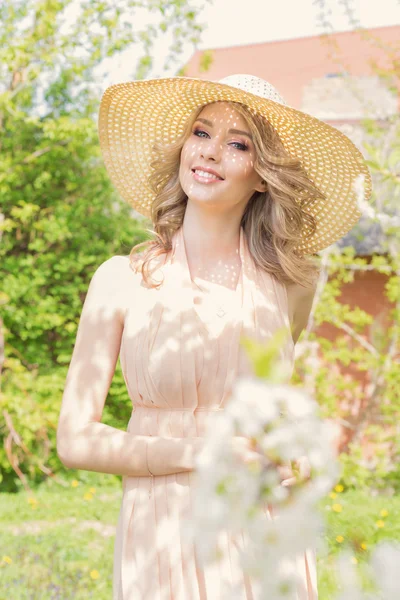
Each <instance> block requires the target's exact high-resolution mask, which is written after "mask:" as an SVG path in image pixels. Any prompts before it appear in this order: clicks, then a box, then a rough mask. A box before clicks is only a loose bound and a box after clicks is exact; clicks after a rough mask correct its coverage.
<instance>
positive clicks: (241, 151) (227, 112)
mask: <svg viewBox="0 0 400 600" xmlns="http://www.w3.org/2000/svg"><path fill="white" fill-rule="evenodd" d="M255 158H256V150H255V146H254V143H253V142H252V139H251V134H250V130H249V127H248V125H247V123H246V121H245V119H244V118H243V117H242V115H241V114H240V113H238V112H237V111H236V110H235V109H234V108H233V107H232V106H231V105H229V104H228V103H226V102H215V103H213V104H208V105H207V106H205V107H204V108H203V110H202V111H201V113H200V114H199V116H198V118H197V120H196V121H195V122H194V124H193V127H192V133H191V134H190V135H189V137H188V139H187V140H186V142H185V143H184V145H183V148H182V153H181V162H180V168H179V179H180V183H181V186H182V189H183V191H184V192H185V194H186V195H187V196H188V198H189V200H191V201H192V202H196V203H203V204H205V203H206V204H207V206H213V207H217V208H219V209H222V210H223V209H229V208H231V207H233V206H236V205H241V206H243V210H244V208H245V206H246V204H247V202H248V201H249V200H250V198H251V197H252V195H253V194H254V192H255V191H265V189H266V185H265V184H262V183H261V177H260V175H258V174H257V173H256V172H255V170H254V161H255Z"/></svg>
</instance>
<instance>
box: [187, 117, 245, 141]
mask: <svg viewBox="0 0 400 600" xmlns="http://www.w3.org/2000/svg"><path fill="white" fill-rule="evenodd" d="M197 120H198V121H200V122H201V123H204V125H208V127H213V123H212V121H209V120H208V119H202V118H201V117H200V118H198V119H197ZM229 133H238V134H239V135H245V136H247V137H248V138H249V139H250V140H252V137H251V135H250V133H248V132H247V131H242V130H241V129H229Z"/></svg>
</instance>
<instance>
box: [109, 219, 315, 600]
mask: <svg viewBox="0 0 400 600" xmlns="http://www.w3.org/2000/svg"><path fill="white" fill-rule="evenodd" d="M240 258H241V270H240V276H239V281H238V284H237V288H236V290H235V291H232V290H227V288H225V289H226V290H227V292H229V291H230V292H231V295H230V301H229V302H228V303H227V309H226V310H227V314H225V315H224V316H222V317H221V316H218V315H217V306H216V305H215V303H214V305H209V304H207V303H205V304H201V305H200V304H198V303H197V302H196V301H197V300H198V298H197V297H196V290H195V289H194V288H193V284H192V281H191V276H190V270H189V266H188V261H187V256H186V250H185V244H184V237H183V230H182V227H181V228H180V229H179V230H178V232H176V233H175V234H174V237H173V241H172V250H171V252H170V253H168V255H167V256H165V255H164V258H163V260H164V264H163V265H161V266H160V267H159V268H158V270H157V272H156V273H155V278H156V280H157V281H163V285H162V286H161V287H160V288H159V289H154V288H153V289H151V288H149V287H146V286H145V285H144V283H143V282H142V280H141V274H140V273H133V271H131V270H129V273H130V274H132V276H135V277H138V285H137V286H136V285H135V298H134V302H133V303H132V306H131V307H130V308H129V309H128V310H127V313H126V317H125V324H124V332H123V336H122V341H121V349H120V361H121V367H122V371H123V375H124V379H125V383H126V386H127V389H128V392H129V396H130V398H131V400H132V404H133V409H132V415H131V418H130V420H129V423H128V427H127V431H128V432H130V433H131V434H132V435H135V434H138V435H152V436H165V437H186V436H189V437H197V436H202V435H204V432H205V426H206V422H207V419H208V418H212V415H213V413H215V411H218V410H223V406H224V403H225V402H226V401H227V399H228V397H229V393H230V390H231V387H232V384H233V383H234V380H235V378H236V377H237V376H239V375H246V374H252V369H251V365H250V363H249V362H248V360H247V356H246V355H245V354H244V351H243V349H242V348H241V347H240V346H239V341H240V337H241V336H242V335H244V336H250V337H252V338H253V339H256V340H258V341H262V342H264V343H266V342H267V341H268V340H269V339H270V338H271V336H272V335H273V334H274V332H275V331H276V330H277V329H281V328H282V327H287V328H288V341H287V344H286V345H285V346H284V348H283V349H282V350H281V359H282V360H283V361H285V362H286V364H287V365H288V368H289V376H290V374H291V372H292V370H293V362H294V344H293V340H292V337H291V335H290V330H289V317H288V304H287V295H286V288H285V286H284V285H283V284H281V283H279V282H278V281H277V280H276V279H275V278H274V277H272V276H271V275H269V274H268V273H266V272H265V271H262V270H261V269H259V268H257V266H256V264H255V263H254V260H253V258H252V256H251V254H250V252H249V249H248V245H247V240H246V236H245V233H244V230H243V228H242V227H241V228H240ZM192 476H193V473H192V472H187V473H176V474H172V475H162V476H156V477H154V478H151V477H123V483H122V486H123V497H122V502H121V507H120V513H119V517H118V523H117V528H116V537H115V545H114V569H113V600H219V599H220V598H222V597H223V592H224V591H225V590H226V589H232V590H234V589H235V591H236V590H237V589H239V594H237V595H235V598H240V599H241V600H242V599H243V600H256V599H257V598H258V596H256V595H255V591H254V588H253V589H252V583H251V581H250V580H249V578H248V576H247V575H245V574H244V573H243V571H242V570H241V568H240V566H239V563H238V550H237V546H236V545H235V544H234V543H233V542H232V541H231V540H230V539H229V536H228V534H226V535H225V537H223V539H222V540H221V543H222V544H223V546H224V560H223V562H220V563H219V564H218V565H211V566H206V567H205V568H201V567H200V565H199V562H198V559H197V556H196V551H195V549H194V547H193V545H190V544H189V543H187V542H186V541H185V540H184V539H183V536H182V528H181V523H182V519H184V518H187V516H188V515H189V514H190V506H191V493H192V484H193V477H192ZM152 479H153V482H152ZM152 484H153V485H152ZM150 492H151V493H150ZM269 518H273V517H272V516H270V517H269ZM297 564H298V569H299V572H300V574H301V579H302V585H301V589H300V588H299V589H298V590H297V593H296V595H295V597H294V598H293V600H316V598H317V597H318V595H317V583H316V581H317V577H316V558H315V553H314V551H313V550H311V549H310V550H307V552H305V553H304V555H302V556H300V557H299V559H298V563H296V566H297ZM230 586H231V587H230Z"/></svg>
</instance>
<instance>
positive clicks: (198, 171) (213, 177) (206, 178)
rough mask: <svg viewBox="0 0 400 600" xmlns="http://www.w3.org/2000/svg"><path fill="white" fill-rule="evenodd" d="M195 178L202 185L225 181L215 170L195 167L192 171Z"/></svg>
mask: <svg viewBox="0 0 400 600" xmlns="http://www.w3.org/2000/svg"><path fill="white" fill-rule="evenodd" d="M192 173H193V177H194V178H195V179H196V181H199V182H200V183H214V182H215V181H223V178H222V177H221V176H220V175H219V174H218V173H217V172H216V171H213V169H209V168H206V167H201V168H200V167H194V168H193V169H192Z"/></svg>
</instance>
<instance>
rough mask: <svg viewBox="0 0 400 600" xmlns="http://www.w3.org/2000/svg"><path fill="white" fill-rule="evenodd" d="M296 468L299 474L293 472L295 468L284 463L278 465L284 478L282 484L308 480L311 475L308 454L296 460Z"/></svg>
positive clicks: (289, 484)
mask: <svg viewBox="0 0 400 600" xmlns="http://www.w3.org/2000/svg"><path fill="white" fill-rule="evenodd" d="M294 465H295V470H296V471H297V472H298V475H296V474H295V473H293V469H292V468H291V467H290V466H288V465H282V466H280V467H278V472H279V475H280V476H281V478H282V481H281V485H283V486H285V487H286V486H291V485H294V484H295V483H297V482H298V481H299V480H300V481H307V480H308V479H310V476H311V465H310V461H309V460H308V458H307V456H301V457H300V458H298V459H297V460H296V461H294Z"/></svg>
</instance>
